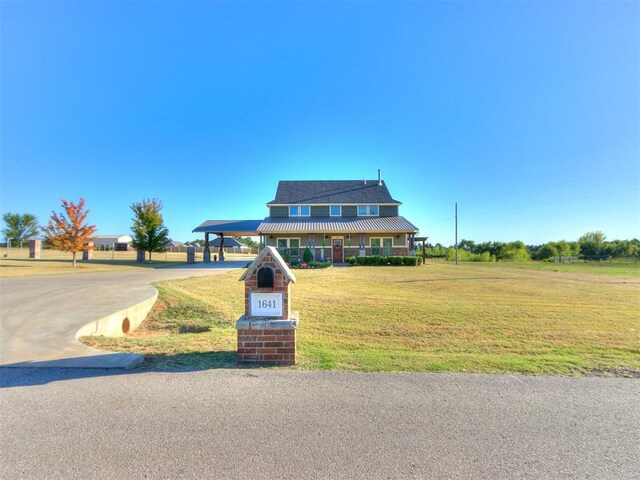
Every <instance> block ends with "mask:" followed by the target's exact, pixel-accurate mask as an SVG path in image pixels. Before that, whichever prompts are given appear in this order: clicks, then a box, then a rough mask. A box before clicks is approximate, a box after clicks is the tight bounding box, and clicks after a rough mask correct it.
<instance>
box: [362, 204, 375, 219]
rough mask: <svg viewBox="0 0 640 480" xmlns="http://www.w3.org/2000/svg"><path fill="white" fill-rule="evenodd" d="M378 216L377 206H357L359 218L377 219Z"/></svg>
mask: <svg viewBox="0 0 640 480" xmlns="http://www.w3.org/2000/svg"><path fill="white" fill-rule="evenodd" d="M378 215H379V210H378V205H358V216H359V217H377V216H378Z"/></svg>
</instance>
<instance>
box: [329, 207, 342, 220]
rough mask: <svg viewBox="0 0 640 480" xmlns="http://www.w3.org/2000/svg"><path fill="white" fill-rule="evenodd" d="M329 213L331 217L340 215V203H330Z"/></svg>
mask: <svg viewBox="0 0 640 480" xmlns="http://www.w3.org/2000/svg"><path fill="white" fill-rule="evenodd" d="M329 215H331V216H332V217H341V216H342V207H341V206H340V205H331V206H330V207H329Z"/></svg>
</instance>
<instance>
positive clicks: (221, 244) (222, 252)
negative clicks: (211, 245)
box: [218, 233, 224, 262]
mask: <svg viewBox="0 0 640 480" xmlns="http://www.w3.org/2000/svg"><path fill="white" fill-rule="evenodd" d="M218 260H219V261H220V262H224V233H221V234H220V250H218Z"/></svg>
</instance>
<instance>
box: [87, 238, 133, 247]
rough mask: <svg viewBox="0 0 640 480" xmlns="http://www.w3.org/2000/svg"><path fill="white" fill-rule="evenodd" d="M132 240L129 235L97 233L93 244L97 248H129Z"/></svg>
mask: <svg viewBox="0 0 640 480" xmlns="http://www.w3.org/2000/svg"><path fill="white" fill-rule="evenodd" d="M132 241H133V238H131V237H130V236H129V235H97V236H96V237H95V239H94V240H93V244H94V246H95V249H96V250H129V248H130V247H131V242H132Z"/></svg>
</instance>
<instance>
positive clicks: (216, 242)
mask: <svg viewBox="0 0 640 480" xmlns="http://www.w3.org/2000/svg"><path fill="white" fill-rule="evenodd" d="M254 235H255V233H254ZM209 246H210V247H219V246H220V237H216V238H214V239H213V240H210V241H209ZM224 246H225V247H229V248H232V247H238V248H242V247H244V248H249V247H247V246H246V245H245V244H244V243H240V242H239V241H237V240H236V239H235V238H233V237H224Z"/></svg>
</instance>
